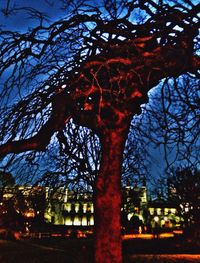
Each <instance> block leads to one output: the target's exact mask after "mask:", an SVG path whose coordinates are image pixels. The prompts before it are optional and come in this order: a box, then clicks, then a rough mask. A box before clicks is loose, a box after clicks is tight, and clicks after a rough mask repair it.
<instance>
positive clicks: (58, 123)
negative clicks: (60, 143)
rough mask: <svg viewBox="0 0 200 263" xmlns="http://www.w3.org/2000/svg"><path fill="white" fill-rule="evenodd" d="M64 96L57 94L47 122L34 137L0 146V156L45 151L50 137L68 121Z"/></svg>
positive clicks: (68, 115) (67, 105)
mask: <svg viewBox="0 0 200 263" xmlns="http://www.w3.org/2000/svg"><path fill="white" fill-rule="evenodd" d="M68 107H69V104H68V103H67V100H66V97H65V96H64V94H62V93H61V94H58V95H57V96H56V97H55V98H54V101H53V102H52V115H51V117H50V118H49V120H48V121H47V122H46V123H45V124H44V125H43V126H42V128H41V129H40V130H39V131H38V133H37V134H36V135H34V136H33V137H31V138H28V139H22V140H19V141H8V142H7V143H5V144H3V145H1V146H0V156H5V155H7V154H9V153H21V152H25V151H31V150H38V151H43V150H45V148H46V146H47V145H48V144H49V142H50V140H51V137H52V135H53V134H54V133H55V132H56V131H59V130H60V129H61V128H63V125H64V124H65V123H66V122H68V121H69V119H70V114H69V111H68Z"/></svg>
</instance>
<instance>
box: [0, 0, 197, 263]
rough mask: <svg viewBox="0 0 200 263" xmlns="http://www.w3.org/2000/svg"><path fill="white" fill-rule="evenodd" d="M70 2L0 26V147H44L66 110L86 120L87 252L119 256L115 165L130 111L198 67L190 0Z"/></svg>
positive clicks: (102, 258)
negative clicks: (90, 135) (90, 196)
mask: <svg viewBox="0 0 200 263" xmlns="http://www.w3.org/2000/svg"><path fill="white" fill-rule="evenodd" d="M72 2H73V4H74V3H75V2H74V1H72ZM77 3H78V4H77V5H75V8H74V9H72V8H71V6H70V7H68V14H67V16H66V17H64V18H63V19H62V20H58V21H56V22H53V23H51V24H49V25H45V24H44V21H43V20H42V19H39V25H38V26H37V27H35V28H33V29H30V30H29V31H28V32H26V33H19V32H11V31H1V32H0V34H1V35H0V39H1V50H0V57H1V60H0V67H1V69H0V74H1V75H2V77H3V78H4V86H3V88H2V92H1V97H0V98H1V102H2V103H1V110H0V114H1V122H0V125H1V134H0V136H1V137H0V139H1V141H2V145H1V146H0V154H1V156H2V157H3V156H5V155H7V154H10V153H15V154H18V153H21V152H25V151H45V150H46V147H47V146H48V144H50V143H51V142H52V141H53V139H55V137H56V138H57V139H58V140H60V139H59V136H58V135H59V134H60V133H61V130H63V129H64V128H65V126H66V123H67V122H69V120H70V119H71V118H73V121H74V122H75V123H76V124H78V125H82V126H86V127H88V128H90V129H91V130H93V131H94V132H95V133H96V134H97V135H98V136H99V140H100V143H101V149H102V154H101V161H100V169H99V173H98V175H97V176H96V178H95V184H94V185H95V187H94V189H95V193H94V195H95V202H94V203H95V262H96V263H100V262H101V263H103V262H113V263H119V262H122V253H121V234H120V207H121V194H120V192H121V167H122V161H123V150H124V145H125V141H126V138H127V134H128V131H129V127H130V123H131V119H132V117H133V116H134V115H135V114H140V112H141V108H140V105H141V104H143V103H146V102H147V101H148V96H147V92H148V91H149V90H150V89H151V88H153V87H155V86H156V85H158V83H159V82H160V81H161V80H162V79H166V78H169V77H173V78H177V77H178V76H180V75H182V74H185V73H187V72H191V73H192V74H195V72H196V70H197V69H199V64H200V60H199V57H198V56H197V55H196V46H195V43H196V36H197V35H198V16H197V14H198V11H199V5H195V4H194V3H193V2H192V1H187V3H185V2H182V1H174V2H173V1H172V2H170V3H169V2H168V1H162V2H159V3H157V1H152V0H149V1H130V2H127V1H117V0H113V1H100V2H99V1H98V3H96V2H94V3H93V4H92V3H90V2H89V3H88V4H87V5H86V2H85V3H84V1H81V2H79V1H77ZM70 8H71V9H70ZM40 18H41V17H40ZM166 83H168V82H166ZM13 98H15V100H13ZM53 136H54V137H53ZM105 226H106V230H105Z"/></svg>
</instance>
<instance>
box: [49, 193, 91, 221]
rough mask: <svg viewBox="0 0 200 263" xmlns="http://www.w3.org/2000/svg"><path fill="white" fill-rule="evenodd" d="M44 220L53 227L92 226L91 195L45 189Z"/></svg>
mask: <svg viewBox="0 0 200 263" xmlns="http://www.w3.org/2000/svg"><path fill="white" fill-rule="evenodd" d="M46 200H47V207H46V210H45V213H44V217H45V220H46V221H47V222H49V223H52V224H55V225H66V226H93V225H94V205H93V201H92V193H89V192H85V193H76V192H74V191H69V190H68V189H65V188H58V189H56V190H55V189H49V188H46Z"/></svg>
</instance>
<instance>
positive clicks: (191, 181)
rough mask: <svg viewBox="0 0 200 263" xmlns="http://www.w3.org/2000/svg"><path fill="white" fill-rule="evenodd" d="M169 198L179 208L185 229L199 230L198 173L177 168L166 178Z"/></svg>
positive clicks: (194, 170)
mask: <svg viewBox="0 0 200 263" xmlns="http://www.w3.org/2000/svg"><path fill="white" fill-rule="evenodd" d="M168 188H169V198H170V199H171V200H173V201H174V202H176V203H177V205H179V207H180V211H181V214H182V216H183V218H184V223H185V227H186V229H190V228H194V229H195V232H197V230H198V229H199V220H200V172H199V171H198V170H197V169H193V170H191V169H190V168H188V167H186V168H182V169H181V168H178V169H176V170H174V171H173V173H172V174H171V175H170V176H169V178H168Z"/></svg>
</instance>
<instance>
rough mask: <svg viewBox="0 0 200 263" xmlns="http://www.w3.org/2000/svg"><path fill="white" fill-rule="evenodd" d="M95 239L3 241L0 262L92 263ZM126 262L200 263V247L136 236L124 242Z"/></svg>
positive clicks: (174, 240)
mask: <svg viewBox="0 0 200 263" xmlns="http://www.w3.org/2000/svg"><path fill="white" fill-rule="evenodd" d="M92 251H93V242H92V240H86V239H78V240H77V239H71V240H68V239H61V238H54V239H53V238H52V239H37V240H24V241H5V240H0V263H18V262H20V263H40V262H41V263H47V262H48V263H50V262H54V263H92V262H93V260H92ZM123 254H124V263H157V262H159V263H189V262H196V263H197V262H198V263H199V262H200V249H199V247H198V246H196V245H194V244H193V243H192V241H190V240H189V241H188V240H187V241H186V240H183V239H181V240H176V239H165V240H161V239H160V240H141V239H134V240H128V241H124V242H123Z"/></svg>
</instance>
